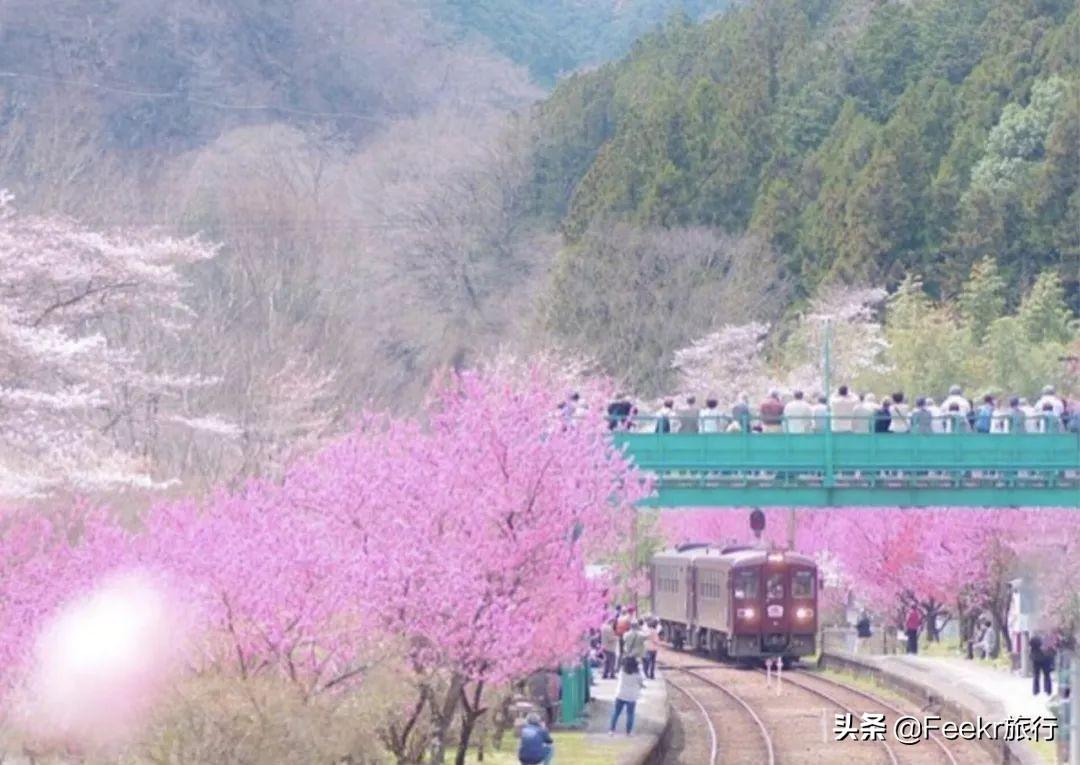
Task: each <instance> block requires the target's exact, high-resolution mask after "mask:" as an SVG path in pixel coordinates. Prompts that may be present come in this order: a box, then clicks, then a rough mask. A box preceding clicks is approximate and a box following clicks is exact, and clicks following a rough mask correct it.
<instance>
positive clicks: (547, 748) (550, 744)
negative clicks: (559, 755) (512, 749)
mask: <svg viewBox="0 0 1080 765" xmlns="http://www.w3.org/2000/svg"><path fill="white" fill-rule="evenodd" d="M554 756H555V742H554V741H553V740H552V738H551V734H550V733H548V731H547V728H545V727H544V725H543V723H542V722H541V721H540V715H538V714H537V713H536V712H529V714H528V715H527V716H526V717H525V725H523V726H522V728H521V744H520V745H519V746H518V762H520V763H521V765H549V763H550V762H551V759H552V758H553V757H554Z"/></svg>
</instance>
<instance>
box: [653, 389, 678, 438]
mask: <svg viewBox="0 0 1080 765" xmlns="http://www.w3.org/2000/svg"><path fill="white" fill-rule="evenodd" d="M653 432H655V433H678V432H679V418H678V417H676V416H675V399H671V398H668V399H664V405H663V406H662V407H660V408H659V409H658V410H657V411H656V425H655V427H654V428H653Z"/></svg>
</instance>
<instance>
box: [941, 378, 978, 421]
mask: <svg viewBox="0 0 1080 765" xmlns="http://www.w3.org/2000/svg"><path fill="white" fill-rule="evenodd" d="M953 404H956V406H957V411H959V412H960V414H962V415H964V416H965V417H967V415H968V412H970V411H971V402H970V401H968V400H967V399H966V398H964V389H963V388H962V387H960V386H959V385H953V386H952V387H950V388H949V395H948V396H947V397H946V398H945V400H944V401H942V402H941V408H942V409H944V410H945V411H946V412H949V411H953V409H952V405H953Z"/></svg>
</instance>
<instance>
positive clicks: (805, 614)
mask: <svg viewBox="0 0 1080 765" xmlns="http://www.w3.org/2000/svg"><path fill="white" fill-rule="evenodd" d="M813 615H814V609H812V608H796V609H795V618H796V619H798V620H799V621H801V622H804V621H806V620H807V619H809V618H811V617H812V616H813Z"/></svg>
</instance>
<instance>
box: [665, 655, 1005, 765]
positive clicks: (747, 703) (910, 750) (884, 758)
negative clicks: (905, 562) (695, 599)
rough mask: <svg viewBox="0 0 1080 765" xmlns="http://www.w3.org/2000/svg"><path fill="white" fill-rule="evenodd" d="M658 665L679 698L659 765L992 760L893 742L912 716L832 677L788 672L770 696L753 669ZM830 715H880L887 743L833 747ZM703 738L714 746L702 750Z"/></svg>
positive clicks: (686, 660)
mask: <svg viewBox="0 0 1080 765" xmlns="http://www.w3.org/2000/svg"><path fill="white" fill-rule="evenodd" d="M662 659H663V661H664V663H663V665H662V666H663V667H664V668H665V670H666V672H665V677H666V679H667V680H668V682H669V684H670V685H671V686H672V687H673V688H675V689H676V691H677V692H678V696H677V697H676V698H680V703H678V704H675V708H676V712H677V718H678V719H679V722H680V723H681V725H680V726H679V728H680V730H681V731H682V740H681V741H680V742H677V745H676V746H675V747H674V748H673V750H672V751H671V752H669V754H668V756H667V758H666V759H665V760H664V765H690V763H693V764H694V765H697V764H698V763H702V762H707V763H708V765H801V764H802V763H816V764H818V765H831V764H832V763H841V765H987V763H990V762H991V761H992V760H991V758H990V756H989V754H988V753H987V752H985V751H984V750H983V749H981V748H980V747H979V746H978V745H976V744H973V743H970V742H945V741H942V740H940V739H938V738H936V737H931V738H929V739H928V740H924V741H920V742H919V743H917V744H914V745H910V746H908V745H904V744H902V743H900V742H897V741H896V740H894V738H893V732H892V729H891V725H892V722H893V721H895V720H896V719H897V718H898V717H900V716H902V715H908V714H910V715H914V716H919V715H920V712H919V710H917V709H913V708H904V705H901V704H898V703H894V702H892V701H889V700H886V699H883V698H881V697H880V696H877V695H875V694H872V693H869V692H867V691H864V690H862V689H859V688H855V687H852V686H849V685H846V684H844V683H841V682H838V681H836V680H833V679H831V678H826V677H821V676H818V675H813V674H810V673H808V672H805V671H801V670H795V671H790V672H786V673H784V676H783V686H782V690H780V691H777V689H776V686H775V684H773V685H771V686H770V685H766V682H765V678H764V673H763V672H761V671H760V670H750V669H743V668H738V667H733V666H730V665H724V664H716V663H712V662H705V661H704V660H702V659H701V658H700V657H696V656H692V655H688V654H680V653H675V652H672V651H665V652H664V653H663V655H662ZM682 699H685V700H686V702H687V703H685V704H683V703H682V701H681V700H682ZM837 712H840V713H846V714H850V715H851V718H852V721H853V722H854V725H855V726H856V727H858V726H859V724H860V718H862V716H863V714H865V713H877V714H880V715H884V716H885V720H886V728H885V730H886V740H884V741H852V740H847V741H836V740H835V736H834V724H835V720H836V713H837ZM923 714H925V713H923ZM702 719H704V720H706V721H707V722H706V724H705V725H702V724H701V722H700V721H701V720H702ZM706 739H712V740H714V741H715V742H716V743H715V745H714V746H711V747H706V746H705V741H706ZM691 750H692V751H694V752H696V753H697V754H696V755H694V756H696V757H697V758H696V759H693V758H688V757H690V756H689V755H687V756H684V753H685V752H689V751H691ZM704 751H710V752H711V754H710V759H708V760H704V759H701V757H702V755H701V754H700V753H701V752H704Z"/></svg>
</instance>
